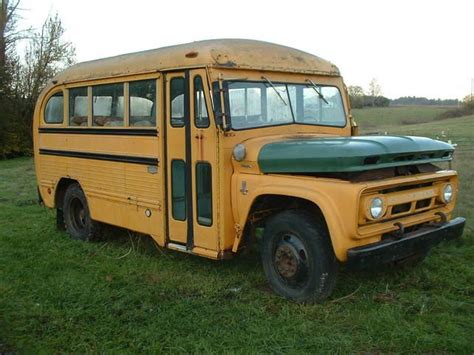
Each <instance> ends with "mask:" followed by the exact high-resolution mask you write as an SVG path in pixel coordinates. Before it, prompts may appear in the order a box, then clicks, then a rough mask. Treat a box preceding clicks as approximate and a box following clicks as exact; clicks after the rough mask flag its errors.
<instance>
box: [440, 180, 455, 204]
mask: <svg viewBox="0 0 474 355" xmlns="http://www.w3.org/2000/svg"><path fill="white" fill-rule="evenodd" d="M447 189H449V190H450V191H449V197H448V198H446V194H447V192H446V190H447ZM440 198H441V201H443V203H446V204H448V203H451V202H453V199H454V188H453V185H452V184H450V183H447V184H444V185H443V187H442V188H441V189H440Z"/></svg>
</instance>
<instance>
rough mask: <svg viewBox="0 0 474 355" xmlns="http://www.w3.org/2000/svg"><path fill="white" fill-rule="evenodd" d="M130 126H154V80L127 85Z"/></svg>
mask: <svg viewBox="0 0 474 355" xmlns="http://www.w3.org/2000/svg"><path fill="white" fill-rule="evenodd" d="M129 93H130V126H133V127H150V126H155V125H156V80H143V81H133V82H131V83H130V84H129Z"/></svg>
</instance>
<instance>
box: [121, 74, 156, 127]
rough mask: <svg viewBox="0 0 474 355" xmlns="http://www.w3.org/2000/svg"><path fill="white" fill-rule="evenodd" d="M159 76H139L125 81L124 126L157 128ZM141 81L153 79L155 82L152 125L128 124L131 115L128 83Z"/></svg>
mask: <svg viewBox="0 0 474 355" xmlns="http://www.w3.org/2000/svg"><path fill="white" fill-rule="evenodd" d="M159 78H160V77H152V78H139V79H136V80H128V81H126V82H125V91H124V93H125V95H126V98H125V99H126V101H127V104H126V106H125V107H124V108H125V117H126V125H125V127H126V128H128V129H153V128H157V127H158V121H159V117H160V114H159V111H160V107H161V105H160V103H161V102H160V96H159V88H160V81H159ZM142 81H153V82H154V83H155V100H154V105H155V117H153V116H152V117H153V118H154V119H155V124H154V125H152V126H131V125H130V118H131V117H132V116H131V112H132V110H131V107H132V105H131V96H130V84H131V83H138V82H142ZM152 112H153V109H152Z"/></svg>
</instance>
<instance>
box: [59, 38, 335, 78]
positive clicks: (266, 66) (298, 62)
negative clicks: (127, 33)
mask: <svg viewBox="0 0 474 355" xmlns="http://www.w3.org/2000/svg"><path fill="white" fill-rule="evenodd" d="M205 66H209V67H217V68H236V69H256V70H269V71H280V72H298V73H309V74H321V75H332V76H338V75H339V70H338V68H337V67H336V66H335V65H334V64H332V63H330V62H328V61H326V60H324V59H322V58H320V57H317V56H315V55H312V54H309V53H306V52H303V51H300V50H297V49H294V48H290V47H285V46H281V45H278V44H274V43H268V42H262V41H255V40H246V39H216V40H206V41H198V42H191V43H185V44H179V45H175V46H170V47H163V48H157V49H151V50H147V51H142V52H136V53H129V54H123V55H118V56H115V57H110V58H104V59H97V60H92V61H88V62H82V63H78V64H75V65H73V66H71V67H70V68H68V69H66V70H64V71H62V72H61V73H59V74H58V75H57V76H56V77H55V79H54V80H56V81H57V82H58V83H67V82H75V81H82V80H89V79H96V78H104V77H112V76H123V75H129V74H138V73H147V72H153V71H164V70H170V69H181V68H195V67H205Z"/></svg>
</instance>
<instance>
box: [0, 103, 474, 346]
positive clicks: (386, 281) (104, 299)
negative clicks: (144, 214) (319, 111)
mask: <svg viewBox="0 0 474 355" xmlns="http://www.w3.org/2000/svg"><path fill="white" fill-rule="evenodd" d="M371 114H372V112H371ZM358 115H360V114H358ZM473 119H474V118H473V117H470V118H461V119H452V120H443V121H436V122H432V123H424V124H419V125H410V126H406V127H405V126H404V127H395V126H393V127H392V126H391V125H386V126H380V125H379V123H378V122H377V123H374V125H373V127H375V128H377V129H378V128H380V129H381V130H389V133H416V134H425V135H429V136H438V135H440V134H441V131H443V130H444V131H445V135H447V136H448V137H449V139H452V140H453V142H455V143H456V142H459V143H458V144H459V150H458V152H457V154H456V162H455V166H456V167H457V168H458V169H459V172H460V176H461V182H462V195H461V197H460V204H459V206H460V207H459V208H458V214H460V215H464V216H467V217H468V218H469V219H470V221H469V225H468V227H467V231H466V232H465V235H464V238H463V239H462V240H460V241H455V242H451V243H446V244H443V245H442V246H440V247H438V248H435V249H434V250H433V251H432V253H431V255H430V256H429V257H428V258H427V259H426V260H425V261H424V262H423V263H422V264H421V265H419V266H417V267H414V268H407V269H403V270H399V271H395V270H388V271H387V270H385V271H383V272H382V271H379V272H375V271H374V272H370V273H369V272H358V273H355V272H347V271H343V272H341V274H340V277H339V282H338V286H337V288H336V290H335V292H334V294H333V296H332V297H331V299H330V300H329V301H328V302H326V303H325V304H322V305H311V306H308V305H298V304H294V303H292V302H289V301H286V300H283V299H281V298H279V297H278V296H276V295H275V294H273V293H272V292H271V291H270V290H269V288H268V286H267V284H266V281H265V277H264V275H263V272H262V269H261V266H260V262H259V258H258V254H257V253H252V254H250V255H248V256H241V257H239V258H236V259H234V260H230V261H226V262H214V261H210V260H206V259H203V258H199V257H193V256H189V255H184V254H179V253H175V252H167V251H163V250H160V249H158V248H157V247H155V245H154V244H153V243H152V242H151V241H150V240H149V239H148V238H145V237H139V236H136V235H129V234H128V233H126V232H124V231H120V230H109V231H108V233H107V236H106V237H105V239H104V240H103V241H100V242H95V243H82V242H78V241H73V240H70V239H69V238H68V236H67V234H66V233H65V232H61V231H58V230H56V229H55V218H54V213H53V212H52V211H49V210H47V209H45V208H42V207H40V206H38V205H37V204H35V203H34V199H35V197H36V196H35V179H34V169H33V163H32V160H31V159H27V158H25V159H15V160H10V161H1V162H0V191H1V192H0V352H2V351H20V352H37V351H43V352H48V353H50V352H51V353H52V352H106V351H107V352H112V351H127V352H138V351H147V352H152V351H159V352H166V353H170V352H223V351H232V352H240V353H255V352H320V353H321V352H340V353H348V352H351V353H352V352H406V353H410V352H417V353H419V352H454V353H472V352H473V351H474V345H473V344H474V342H473V340H474V339H473V335H472V334H474V326H473V325H474V303H473V296H474V270H473V260H474V243H473V241H472V239H473V238H472V237H473V233H472V228H473V224H472V222H471V221H472V220H473V218H474V216H473V203H472V196H474V188H473V184H472V181H473V178H474V176H473V173H472V171H474V162H473V161H472V156H473V152H472V151H469V149H472V146H473V145H472V139H473V136H474V125H473V124H471V122H474V121H473ZM361 121H363V119H362V120H361ZM411 130H413V132H412V131H411ZM446 132H448V133H446ZM463 140H465V142H463V143H462V144H461V141H463ZM469 142H471V143H469ZM469 144H470V145H469ZM346 296H348V297H346Z"/></svg>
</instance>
